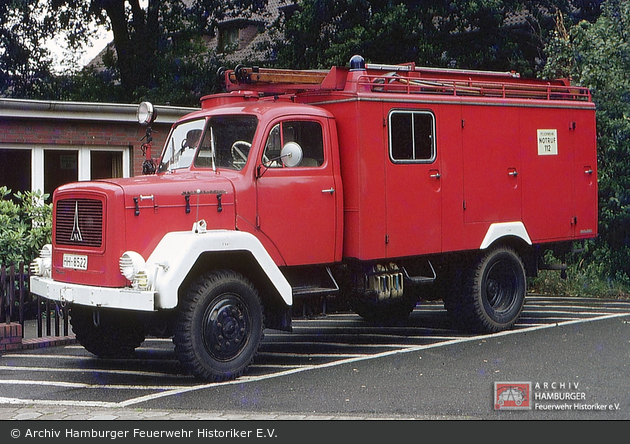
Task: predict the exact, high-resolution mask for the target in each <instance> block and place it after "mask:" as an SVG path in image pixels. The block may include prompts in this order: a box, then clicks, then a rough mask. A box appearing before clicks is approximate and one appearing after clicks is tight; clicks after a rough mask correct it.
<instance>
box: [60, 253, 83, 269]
mask: <svg viewBox="0 0 630 444" xmlns="http://www.w3.org/2000/svg"><path fill="white" fill-rule="evenodd" d="M87 262H88V258H87V256H85V255H82V254H64V255H63V268H74V269H75V270H87Z"/></svg>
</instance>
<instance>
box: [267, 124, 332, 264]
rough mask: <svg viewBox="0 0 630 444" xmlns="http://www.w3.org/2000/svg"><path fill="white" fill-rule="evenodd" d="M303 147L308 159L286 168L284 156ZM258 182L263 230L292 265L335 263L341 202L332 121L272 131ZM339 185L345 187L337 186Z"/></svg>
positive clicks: (274, 126) (277, 126)
mask: <svg viewBox="0 0 630 444" xmlns="http://www.w3.org/2000/svg"><path fill="white" fill-rule="evenodd" d="M290 142H292V143H297V144H298V145H299V146H300V148H301V150H302V152H303V156H302V159H301V161H300V163H299V164H298V165H296V166H292V167H287V166H285V165H284V164H283V162H282V159H281V158H280V157H281V154H280V153H281V150H282V147H284V146H285V145H286V144H287V143H290ZM260 162H261V164H262V166H261V167H260V168H259V173H258V179H257V184H256V186H257V221H256V223H257V226H258V229H259V230H260V231H261V232H262V233H263V234H264V235H266V236H267V237H268V238H269V239H270V240H271V242H273V243H274V245H275V246H276V247H277V249H278V251H279V252H280V254H281V255H282V257H283V259H284V261H285V264H286V265H305V264H323V263H331V262H334V261H335V250H336V244H337V241H338V234H339V233H337V227H338V225H337V218H338V217H340V215H339V214H337V212H338V211H337V210H338V206H337V203H338V200H339V199H342V196H341V193H342V189H341V183H340V179H339V178H338V177H335V174H334V171H335V168H334V165H333V161H332V156H331V143H330V131H329V130H328V121H327V120H326V119H323V118H322V119H319V118H315V117H313V118H312V119H307V118H300V119H296V118H288V119H285V120H281V121H275V122H273V123H272V124H271V125H270V126H269V127H268V128H267V135H266V142H265V147H264V149H263V155H262V159H260ZM338 181H339V183H337V182H338Z"/></svg>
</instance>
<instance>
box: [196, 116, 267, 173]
mask: <svg viewBox="0 0 630 444" xmlns="http://www.w3.org/2000/svg"><path fill="white" fill-rule="evenodd" d="M257 126H258V119H257V118H256V117H255V116H248V115H227V116H215V117H212V118H210V120H209V121H208V125H207V126H206V131H205V134H204V136H203V141H202V142H201V146H200V147H199V153H198V154H197V157H196V158H195V166H196V167H199V168H208V167H210V168H213V169H215V168H229V169H233V170H241V169H243V167H244V166H245V163H246V162H247V158H248V156H249V151H250V149H251V147H252V141H253V140H254V134H255V133H256V127H257Z"/></svg>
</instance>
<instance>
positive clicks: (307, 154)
mask: <svg viewBox="0 0 630 444" xmlns="http://www.w3.org/2000/svg"><path fill="white" fill-rule="evenodd" d="M289 142H295V143H297V144H298V145H300V147H301V148H302V152H303V156H302V161H301V162H300V164H299V165H297V167H319V166H321V165H322V164H323V163H324V137H323V131H322V126H321V124H320V123H319V122H315V121H307V120H289V121H285V122H281V123H278V124H277V125H275V126H274V127H273V128H272V129H271V131H269V135H268V136H267V142H266V143H265V151H264V153H263V162H265V164H267V166H268V167H269V168H281V167H282V166H283V165H282V160H281V159H280V152H281V150H282V147H283V146H284V145H286V144H287V143H289Z"/></svg>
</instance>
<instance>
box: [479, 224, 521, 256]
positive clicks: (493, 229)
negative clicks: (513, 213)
mask: <svg viewBox="0 0 630 444" xmlns="http://www.w3.org/2000/svg"><path fill="white" fill-rule="evenodd" d="M504 236H516V237H520V238H521V239H523V240H524V241H525V242H527V243H528V244H529V245H531V244H532V240H531V239H530V238H529V234H527V230H526V229H525V225H524V224H523V222H520V221H519V222H500V223H495V224H492V225H490V227H489V228H488V231H487V232H486V237H484V238H483V241H482V242H481V246H480V247H479V249H481V250H485V249H486V248H488V247H489V246H490V245H492V243H493V242H494V241H495V240H497V239H499V238H501V237H504Z"/></svg>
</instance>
